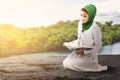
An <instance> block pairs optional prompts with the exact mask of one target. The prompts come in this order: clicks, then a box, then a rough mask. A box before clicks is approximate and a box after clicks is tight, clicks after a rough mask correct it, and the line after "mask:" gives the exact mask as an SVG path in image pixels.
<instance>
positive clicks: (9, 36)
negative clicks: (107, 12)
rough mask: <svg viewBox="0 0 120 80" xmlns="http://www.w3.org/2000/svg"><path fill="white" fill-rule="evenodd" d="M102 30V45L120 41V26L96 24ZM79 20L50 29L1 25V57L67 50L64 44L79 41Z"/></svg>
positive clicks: (108, 23)
mask: <svg viewBox="0 0 120 80" xmlns="http://www.w3.org/2000/svg"><path fill="white" fill-rule="evenodd" d="M96 23H97V25H98V26H100V28H101V32H102V44H103V45H106V44H112V43H115V42H119V41H120V36H119V35H120V24H114V25H113V24H112V23H113V22H112V21H110V22H105V24H101V23H100V22H96ZM77 27H78V20H75V21H67V22H63V21H59V22H58V23H56V24H53V25H50V26H48V27H36V28H18V27H14V26H13V25H10V24H4V25H0V55H1V56H8V55H13V54H21V53H22V54H24V53H33V52H45V51H56V50H57V51H60V50H65V49H66V48H65V47H64V46H63V43H64V42H66V41H72V40H75V39H77Z"/></svg>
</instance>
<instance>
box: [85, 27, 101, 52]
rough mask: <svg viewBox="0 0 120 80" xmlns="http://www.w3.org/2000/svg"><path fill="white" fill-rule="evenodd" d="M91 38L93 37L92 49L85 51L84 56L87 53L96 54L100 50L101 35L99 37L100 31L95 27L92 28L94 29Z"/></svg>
mask: <svg viewBox="0 0 120 80" xmlns="http://www.w3.org/2000/svg"><path fill="white" fill-rule="evenodd" d="M92 37H93V49H92V50H85V51H84V52H85V53H86V54H87V53H97V52H98V51H99V49H100V48H101V40H102V35H101V30H100V28H99V27H98V26H97V25H96V26H94V28H93V30H92Z"/></svg>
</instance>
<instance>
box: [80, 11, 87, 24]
mask: <svg viewBox="0 0 120 80" xmlns="http://www.w3.org/2000/svg"><path fill="white" fill-rule="evenodd" d="M81 20H82V23H87V22H88V14H87V13H86V12H84V11H81Z"/></svg>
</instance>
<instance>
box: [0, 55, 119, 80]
mask: <svg viewBox="0 0 120 80" xmlns="http://www.w3.org/2000/svg"><path fill="white" fill-rule="evenodd" d="M65 58H66V56H43V57H38V58H36V57H25V56H24V55H23V56H13V57H8V58H1V59H0V74H1V75H0V80H120V77H119V76H120V68H119V67H120V63H119V60H120V55H100V56H99V62H100V64H102V65H106V64H107V65H108V66H109V68H108V70H107V71H103V72H78V71H73V70H69V69H64V68H63V66H62V61H63V60H64V59H65Z"/></svg>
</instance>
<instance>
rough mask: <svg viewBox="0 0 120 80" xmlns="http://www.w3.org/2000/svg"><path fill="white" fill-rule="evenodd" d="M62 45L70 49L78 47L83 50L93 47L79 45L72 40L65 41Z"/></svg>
mask: <svg viewBox="0 0 120 80" xmlns="http://www.w3.org/2000/svg"><path fill="white" fill-rule="evenodd" d="M63 45H64V46H65V47H67V48H68V49H70V50H79V49H80V48H84V49H85V50H91V49H93V48H92V47H90V46H79V45H78V44H77V43H74V42H65V43H63Z"/></svg>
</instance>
